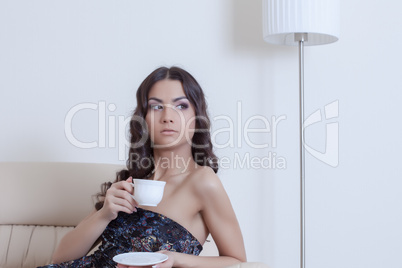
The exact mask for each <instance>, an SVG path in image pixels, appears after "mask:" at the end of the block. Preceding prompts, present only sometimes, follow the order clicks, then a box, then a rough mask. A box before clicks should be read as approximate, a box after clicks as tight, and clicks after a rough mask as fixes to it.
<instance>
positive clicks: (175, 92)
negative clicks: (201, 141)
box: [145, 79, 196, 148]
mask: <svg viewBox="0 0 402 268" xmlns="http://www.w3.org/2000/svg"><path fill="white" fill-rule="evenodd" d="M195 118H196V117H195V110H194V107H193V105H192V104H191V103H190V101H189V100H188V99H187V97H186V95H185V94H184V90H183V86H182V84H181V82H180V81H177V80H169V79H165V80H161V81H158V82H156V83H155V84H154V85H153V87H152V88H151V90H150V91H149V94H148V111H147V115H146V117H145V121H146V122H147V125H148V129H149V133H150V135H151V140H152V142H153V144H154V148H172V147H177V146H182V145H184V146H187V145H189V146H191V140H192V137H193V136H194V129H195Z"/></svg>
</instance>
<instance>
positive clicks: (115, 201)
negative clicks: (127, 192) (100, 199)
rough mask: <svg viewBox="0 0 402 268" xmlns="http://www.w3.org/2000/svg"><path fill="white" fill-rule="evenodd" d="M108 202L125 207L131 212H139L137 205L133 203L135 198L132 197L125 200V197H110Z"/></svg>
mask: <svg viewBox="0 0 402 268" xmlns="http://www.w3.org/2000/svg"><path fill="white" fill-rule="evenodd" d="M108 201H109V202H110V203H111V204H114V205H117V206H121V207H125V208H127V209H129V210H130V212H133V211H137V209H136V206H135V203H134V202H133V198H132V197H131V196H129V197H127V198H124V197H119V196H116V195H114V196H110V197H109V199H108Z"/></svg>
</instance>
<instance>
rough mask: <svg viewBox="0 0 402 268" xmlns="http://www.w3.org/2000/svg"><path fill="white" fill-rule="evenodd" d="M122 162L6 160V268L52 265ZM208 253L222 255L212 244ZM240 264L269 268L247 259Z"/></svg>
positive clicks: (1, 238)
mask: <svg viewBox="0 0 402 268" xmlns="http://www.w3.org/2000/svg"><path fill="white" fill-rule="evenodd" d="M121 168H122V166H120V165H111V164H89V163H0V183H1V184H0V185H1V186H0V267H2V268H14V267H15V268H17V267H29V268H32V267H37V266H40V265H45V264H48V263H50V261H51V256H52V254H53V251H54V249H55V248H56V246H57V244H58V243H59V241H60V239H61V238H62V237H63V236H64V234H66V233H67V232H68V231H69V230H71V229H72V228H74V226H76V225H77V224H78V222H80V220H81V219H82V218H84V217H85V216H86V215H87V214H88V213H89V212H90V211H91V210H92V209H93V204H94V200H95V199H94V197H93V195H94V194H95V193H97V192H98V191H99V190H100V185H101V183H103V182H105V181H113V180H114V178H115V174H116V171H118V170H120V169H121ZM203 255H215V256H216V255H217V250H216V247H215V245H214V243H213V241H212V242H209V243H206V244H205V245H204V251H203ZM235 267H239V268H240V267H241V268H245V267H250V268H258V267H261V268H263V267H267V266H266V265H264V264H262V263H243V264H239V265H235V266H233V268H235Z"/></svg>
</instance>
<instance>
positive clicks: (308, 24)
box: [263, 0, 340, 46]
mask: <svg viewBox="0 0 402 268" xmlns="http://www.w3.org/2000/svg"><path fill="white" fill-rule="evenodd" d="M339 15H340V3H339V0H263V31H264V40H265V41H266V42H268V43H272V44H277V45H291V46H292V45H295V46H296V45H298V42H297V41H295V38H294V36H295V35H294V34H295V33H307V40H305V41H304V45H306V46H312V45H322V44H329V43H333V42H336V41H337V40H338V39H339V32H340V26H339V25H340V21H339V20H340V18H339Z"/></svg>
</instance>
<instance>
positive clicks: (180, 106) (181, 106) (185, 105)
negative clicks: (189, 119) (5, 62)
mask: <svg viewBox="0 0 402 268" xmlns="http://www.w3.org/2000/svg"><path fill="white" fill-rule="evenodd" d="M176 108H177V109H179V110H185V109H187V108H188V105H187V104H186V103H180V104H179V105H177V106H176Z"/></svg>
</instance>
